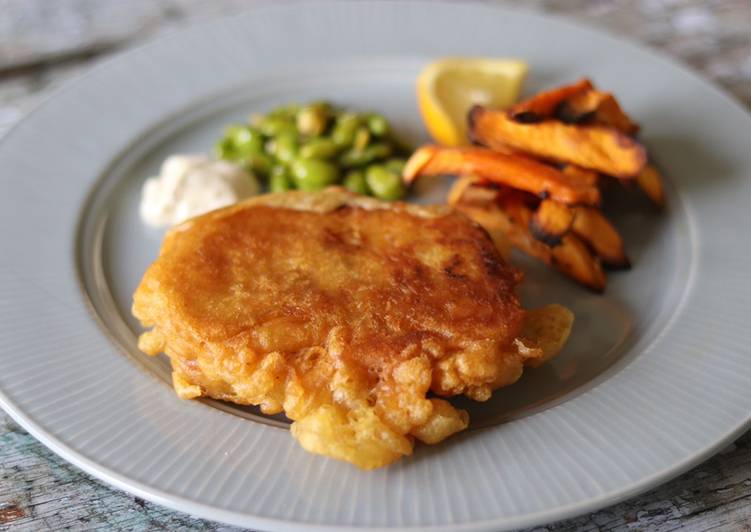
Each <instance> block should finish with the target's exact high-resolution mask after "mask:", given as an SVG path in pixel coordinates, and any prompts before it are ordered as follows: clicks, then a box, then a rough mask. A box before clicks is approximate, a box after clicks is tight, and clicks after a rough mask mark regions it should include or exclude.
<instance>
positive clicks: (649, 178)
mask: <svg viewBox="0 0 751 532" xmlns="http://www.w3.org/2000/svg"><path fill="white" fill-rule="evenodd" d="M636 184H637V185H639V188H640V189H642V190H643V191H644V193H645V194H646V195H647V197H648V198H649V199H650V200H652V202H653V203H654V204H655V205H657V206H658V207H664V206H665V189H664V188H663V186H662V175H661V174H660V172H659V170H657V168H655V167H654V166H652V165H651V164H648V165H646V166H645V167H644V168H643V169H642V171H641V172H639V173H638V174H636Z"/></svg>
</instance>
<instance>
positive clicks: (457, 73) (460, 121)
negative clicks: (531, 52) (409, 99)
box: [417, 57, 527, 146]
mask: <svg viewBox="0 0 751 532" xmlns="http://www.w3.org/2000/svg"><path fill="white" fill-rule="evenodd" d="M526 75H527V63H525V62H524V61H520V60H517V59H491V58H479V57H449V58H445V59H439V60H437V61H433V62H432V63H430V64H428V65H427V66H426V67H425V68H423V70H422V72H420V75H419V76H418V78H417V102H418V105H419V107H420V114H422V119H423V121H424V122H425V127H427V129H428V132H429V133H430V135H431V136H432V137H433V138H434V139H435V140H436V142H438V143H440V144H444V145H447V146H459V145H462V144H467V143H468V139H467V112H468V111H469V108H470V107H472V106H473V105H475V104H479V105H487V106H490V107H500V108H504V107H508V106H510V105H511V104H513V103H514V102H515V101H516V99H517V98H518V96H519V91H520V90H521V86H522V83H523V82H524V78H525V77H526Z"/></svg>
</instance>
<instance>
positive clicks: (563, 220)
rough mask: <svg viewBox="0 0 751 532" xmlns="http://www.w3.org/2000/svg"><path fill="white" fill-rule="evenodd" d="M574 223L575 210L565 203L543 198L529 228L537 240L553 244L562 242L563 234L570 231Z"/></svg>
mask: <svg viewBox="0 0 751 532" xmlns="http://www.w3.org/2000/svg"><path fill="white" fill-rule="evenodd" d="M573 223H574V211H573V210H572V209H571V208H569V207H568V206H567V205H564V204H563V203H559V202H557V201H554V200H549V199H547V200H543V201H542V202H541V203H540V206H539V207H538V208H537V210H536V211H535V213H534V215H533V216H532V220H531V221H530V223H529V230H530V231H532V235H534V237H535V238H536V239H537V240H541V241H543V242H545V243H546V244H549V245H551V246H556V245H558V244H560V243H561V238H563V235H565V234H566V233H568V232H569V230H570V229H571V225H572V224H573Z"/></svg>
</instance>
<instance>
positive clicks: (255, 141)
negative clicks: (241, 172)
mask: <svg viewBox="0 0 751 532" xmlns="http://www.w3.org/2000/svg"><path fill="white" fill-rule="evenodd" d="M225 138H227V139H229V140H230V141H231V142H232V143H233V144H234V146H235V150H236V151H237V153H238V154H239V155H240V156H242V155H247V154H250V153H258V152H260V151H261V150H262V149H263V139H262V138H261V133H260V132H259V131H258V130H256V129H254V128H252V127H250V126H245V125H234V126H230V127H228V128H227V131H226V133H225Z"/></svg>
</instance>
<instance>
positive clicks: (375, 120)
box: [368, 114, 389, 137]
mask: <svg viewBox="0 0 751 532" xmlns="http://www.w3.org/2000/svg"><path fill="white" fill-rule="evenodd" d="M368 129H370V132H371V133H372V134H373V135H374V136H376V137H383V136H384V135H386V134H387V133H388V132H389V123H388V120H386V119H385V118H384V117H382V116H381V115H377V114H371V115H369V116H368Z"/></svg>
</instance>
